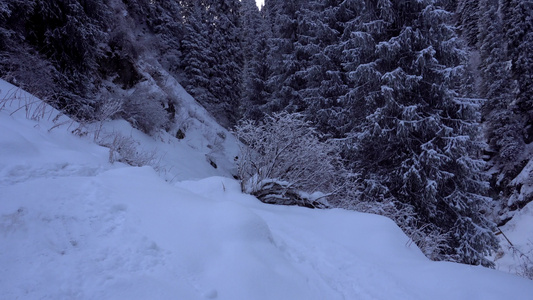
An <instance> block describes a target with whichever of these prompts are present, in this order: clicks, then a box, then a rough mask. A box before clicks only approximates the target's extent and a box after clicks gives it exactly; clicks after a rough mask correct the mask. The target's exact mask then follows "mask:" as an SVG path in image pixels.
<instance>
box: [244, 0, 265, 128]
mask: <svg viewBox="0 0 533 300" xmlns="http://www.w3.org/2000/svg"><path fill="white" fill-rule="evenodd" d="M267 25H268V23H267V21H266V20H265V18H264V16H263V14H262V13H261V12H260V11H259V9H258V8H257V5H256V3H255V1H254V0H243V1H242V5H241V25H240V30H241V32H242V39H241V45H242V49H243V59H244V62H243V71H242V75H241V77H242V79H241V95H242V96H241V103H240V109H241V111H240V115H241V117H242V119H248V120H256V121H258V120H260V119H262V118H263V117H264V113H265V111H266V108H265V106H266V104H267V100H268V99H269V96H270V94H271V92H270V91H269V90H268V89H267V81H268V79H269V77H270V72H271V70H270V65H269V62H268V60H267V59H266V58H267V56H268V52H269V43H268V40H269V39H270V37H271V36H272V34H271V31H270V30H271V29H270V27H269V26H267Z"/></svg>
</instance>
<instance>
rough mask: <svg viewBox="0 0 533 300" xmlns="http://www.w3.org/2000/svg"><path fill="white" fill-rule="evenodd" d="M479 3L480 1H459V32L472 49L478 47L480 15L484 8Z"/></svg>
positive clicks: (457, 11) (457, 12)
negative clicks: (481, 9)
mask: <svg viewBox="0 0 533 300" xmlns="http://www.w3.org/2000/svg"><path fill="white" fill-rule="evenodd" d="M479 2H480V1H479V0H459V1H457V9H456V15H457V22H458V31H459V32H460V35H461V36H462V37H463V38H464V39H465V40H466V41H467V43H468V45H469V46H472V47H475V46H476V45H477V38H478V28H479V27H478V24H479V14H480V8H483V6H480V3H479Z"/></svg>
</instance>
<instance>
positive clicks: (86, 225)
mask: <svg viewBox="0 0 533 300" xmlns="http://www.w3.org/2000/svg"><path fill="white" fill-rule="evenodd" d="M14 91H15V90H14V87H12V86H10V85H8V84H7V83H5V82H2V81H0V100H1V99H6V97H8V95H11V96H10V97H12V96H13V92H14ZM17 96H18V98H19V99H18V100H15V101H8V102H4V103H6V104H8V105H7V106H6V107H4V108H3V109H2V110H1V111H0V299H231V300H235V299H237V300H238V299H276V300H278V299H383V300H394V299H402V300H403V299H424V300H425V299H436V300H438V299H443V300H444V299H445V300H450V299H465V300H466V299H468V300H472V299H480V300H481V299H483V300H487V299H495V300H496V299H498V300H499V299H528V300H529V299H532V297H533V281H530V280H526V279H523V278H520V277H517V276H514V275H511V274H507V273H504V272H501V271H497V270H489V269H486V268H482V267H473V266H466V265H459V264H453V263H447V262H431V261H429V260H428V259H426V258H425V257H424V256H423V254H422V253H421V252H420V251H419V250H418V249H417V248H416V246H414V245H412V244H411V243H409V240H408V238H407V237H406V236H405V235H404V234H403V233H402V232H401V230H400V229H399V228H398V227H397V226H396V225H395V224H394V223H393V222H392V221H390V220H389V219H386V218H383V217H380V216H375V215H370V214H362V213H357V212H353V211H345V210H339V209H334V210H311V209H307V208H300V207H282V206H273V205H267V204H263V203H261V202H259V201H258V200H257V199H255V198H254V197H252V196H249V195H245V194H242V193H241V192H240V188H239V183H238V182H237V181H235V180H233V179H230V178H228V177H225V176H229V174H230V173H231V172H229V171H227V170H226V169H224V168H222V167H218V168H217V169H214V168H213V167H212V166H211V165H210V164H209V162H208V160H206V155H207V156H210V155H214V156H216V155H218V156H217V157H218V159H219V160H220V161H222V160H229V159H230V158H231V155H233V152H232V151H235V148H236V146H235V145H233V146H232V145H231V138H230V137H225V138H223V140H224V142H219V144H220V145H222V144H224V143H225V144H224V146H223V147H222V146H220V145H219V146H218V148H219V150H220V151H218V152H217V153H218V154H216V155H215V154H213V151H212V150H213V149H214V148H217V147H213V141H212V140H211V139H212V135H210V134H209V132H206V131H208V130H210V129H209V128H211V130H214V132H212V133H213V134H215V135H217V136H219V137H221V138H222V136H224V134H221V132H222V131H221V129H220V128H216V126H215V125H212V126H211V125H210V126H211V127H209V128H208V127H205V128H204V129H201V130H196V131H195V130H194V129H191V130H190V131H189V134H188V137H187V138H186V139H185V140H181V141H177V140H175V139H172V138H171V137H170V136H166V135H165V134H164V133H161V134H160V135H158V136H157V137H156V138H152V137H147V136H145V135H143V134H141V133H140V132H138V131H136V130H134V129H132V128H131V127H129V125H127V124H125V123H124V122H119V121H115V122H111V123H108V124H104V127H105V128H106V130H108V131H113V130H117V131H120V132H121V133H123V134H124V133H127V134H129V135H130V136H131V137H132V138H134V139H135V140H136V141H138V143H139V149H148V150H155V152H157V153H158V154H157V155H158V156H159V159H158V160H157V166H156V170H154V168H152V167H148V166H145V167H130V166H127V165H125V164H122V163H118V162H116V163H114V164H111V163H110V162H109V154H110V153H109V149H107V148H104V147H100V146H98V145H96V144H95V143H94V142H93V139H92V137H91V135H90V134H87V135H85V136H82V137H79V136H76V135H73V134H71V131H73V130H74V129H75V128H77V124H75V123H73V122H70V121H69V120H68V119H67V118H66V117H59V118H58V119H57V120H56V121H55V122H54V121H53V119H54V118H55V116H56V115H57V112H55V111H53V110H52V109H50V108H47V110H46V112H47V114H46V115H43V114H40V115H39V116H40V120H39V121H35V120H31V117H32V116H34V115H33V112H34V111H29V112H28V111H26V110H25V109H24V108H23V109H20V110H18V111H16V112H15V113H13V111H14V110H16V108H17V107H19V106H20V105H19V102H18V101H19V100H20V101H23V102H24V101H29V102H31V103H33V101H36V102H35V103H37V104H38V103H39V102H38V100H36V99H33V98H31V96H29V95H27V94H25V93H23V92H21V91H18V94H17ZM0 102H1V101H0ZM37 104H33V105H32V109H36V108H37V107H38V106H37ZM0 105H1V104H0ZM191 105H192V104H191ZM39 109H41V108H39ZM42 111H43V110H41V111H39V112H42ZM28 117H29V118H28ZM203 117H204V118H207V116H206V115H204V116H203ZM200 123H201V124H207V123H209V122H208V121H206V120H204V122H200ZM226 141H227V142H226ZM209 145H210V146H209ZM220 164H221V165H224V164H228V163H227V162H225V163H220Z"/></svg>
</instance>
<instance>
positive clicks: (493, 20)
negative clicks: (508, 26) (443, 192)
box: [478, 0, 525, 220]
mask: <svg viewBox="0 0 533 300" xmlns="http://www.w3.org/2000/svg"><path fill="white" fill-rule="evenodd" d="M499 2H500V1H499V0H482V1H480V3H479V11H480V20H479V34H478V48H479V53H480V60H481V63H480V66H479V69H480V74H481V78H482V84H481V89H480V94H481V96H482V97H484V98H486V99H487V101H486V102H485V104H484V106H483V117H484V125H485V128H486V129H485V132H486V133H485V134H486V139H487V144H488V151H487V152H488V153H489V154H490V156H491V157H490V160H489V167H490V169H491V176H492V178H491V195H492V197H493V198H495V199H496V201H499V202H500V204H501V205H500V206H502V207H501V208H497V209H496V210H497V211H498V213H499V214H504V213H503V211H506V210H507V209H508V207H507V199H508V198H509V196H510V195H511V194H512V193H513V190H514V188H512V187H511V186H509V183H510V182H511V181H512V180H513V179H514V178H515V177H516V175H517V174H518V173H519V172H520V170H521V168H522V167H523V165H524V163H523V162H522V159H520V156H522V153H523V152H524V149H525V142H524V139H523V134H522V132H523V119H524V117H523V116H521V115H520V114H519V113H518V111H516V109H513V107H516V106H515V105H513V101H514V98H515V95H514V91H515V90H516V81H515V80H514V79H513V78H512V74H511V61H510V59H509V58H508V56H507V50H506V48H507V47H506V39H505V34H504V24H503V20H502V18H501V14H500V13H499V12H500V3H499ZM501 209H503V211H500V210H501ZM507 218H508V217H507V216H504V217H503V219H504V220H505V219H507Z"/></svg>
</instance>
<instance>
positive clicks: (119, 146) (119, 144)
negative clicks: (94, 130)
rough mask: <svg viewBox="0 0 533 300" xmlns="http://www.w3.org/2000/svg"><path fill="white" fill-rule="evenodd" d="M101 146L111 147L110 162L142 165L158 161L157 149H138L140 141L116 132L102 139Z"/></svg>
mask: <svg viewBox="0 0 533 300" xmlns="http://www.w3.org/2000/svg"><path fill="white" fill-rule="evenodd" d="M98 142H99V144H100V145H101V146H104V147H107V148H109V162H110V163H114V162H117V161H119V162H123V163H126V164H128V165H131V166H136V167H141V166H146V165H150V166H151V165H154V164H155V162H156V161H157V155H156V152H155V151H151V152H144V151H141V150H139V149H138V142H137V141H135V140H134V139H133V138H132V137H131V136H124V135H122V134H120V133H117V132H114V133H111V134H108V135H106V136H104V137H103V138H102V139H100V140H99V141H98Z"/></svg>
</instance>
